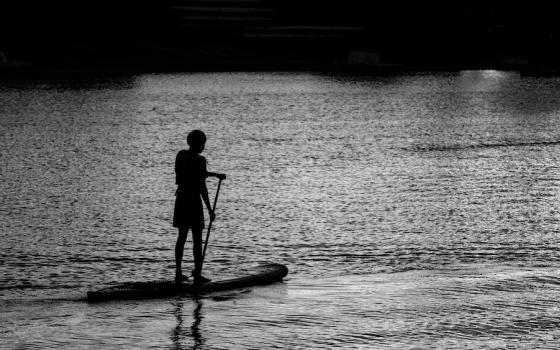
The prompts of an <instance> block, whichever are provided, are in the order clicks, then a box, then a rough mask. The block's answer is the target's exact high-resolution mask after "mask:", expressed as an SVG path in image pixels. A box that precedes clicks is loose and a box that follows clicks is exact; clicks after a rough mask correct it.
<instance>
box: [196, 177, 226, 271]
mask: <svg viewBox="0 0 560 350" xmlns="http://www.w3.org/2000/svg"><path fill="white" fill-rule="evenodd" d="M221 185H222V179H220V181H219V182H218V189H217V190H216V197H214V205H213V206H212V212H213V213H214V214H215V213H216V203H218V194H220V186H221ZM212 221H213V220H210V222H209V223H208V231H207V232H206V241H205V242H204V250H203V251H202V259H201V260H200V272H202V265H204V257H205V256H206V247H207V246H208V239H209V238H210V230H211V229H212Z"/></svg>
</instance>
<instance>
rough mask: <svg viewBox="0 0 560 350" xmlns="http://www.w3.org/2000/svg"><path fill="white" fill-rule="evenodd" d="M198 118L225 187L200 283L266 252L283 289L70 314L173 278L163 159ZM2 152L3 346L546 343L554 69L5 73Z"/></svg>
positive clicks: (557, 118)
mask: <svg viewBox="0 0 560 350" xmlns="http://www.w3.org/2000/svg"><path fill="white" fill-rule="evenodd" d="M195 128H199V129H202V130H205V131H206V132H207V134H208V137H209V139H208V143H207V148H206V151H205V156H206V157H207V158H208V160H209V169H211V170H212V171H219V172H224V173H226V174H227V175H228V179H227V180H226V182H225V183H224V184H223V186H222V189H221V192H220V198H219V203H218V210H217V214H218V220H217V221H216V222H215V223H214V225H213V233H212V237H211V244H210V247H209V253H208V261H207V263H206V264H205V269H207V272H206V273H207V274H208V275H210V276H212V277H214V278H221V277H224V276H230V275H231V274H233V273H235V272H236V271H239V270H241V269H244V268H247V267H249V266H251V265H253V264H255V263H260V262H267V261H274V262H279V263H283V264H286V265H287V266H288V267H289V268H290V274H289V276H288V278H287V279H286V281H285V283H283V284H276V285H273V286H268V287H259V288H255V289H250V290H239V291H232V292H227V293H218V294H212V295H207V296H203V297H202V298H200V299H193V298H188V297H184V298H171V299H163V300H152V301H129V302H111V303H104V304H95V305H90V304H87V303H84V302H83V301H81V300H80V299H82V298H83V297H84V296H85V292H86V291H87V290H90V289H95V288H98V287H99V286H100V285H105V284H110V283H113V282H123V281H138V280H153V279H159V278H169V277H171V276H172V274H173V266H174V262H173V245H174V240H175V235H176V233H175V231H174V229H173V228H172V227H171V216H172V208H173V200H174V196H173V194H174V190H175V185H174V174H173V162H174V158H175V155H176V152H177V151H178V150H179V149H181V148H185V147H187V146H186V134H187V133H188V132H189V131H190V130H192V129H195ZM0 142H1V145H2V153H1V162H0V164H1V166H2V167H1V169H0V170H1V172H0V174H1V177H2V181H1V184H2V185H1V186H2V188H0V190H1V191H0V193H1V197H0V200H1V205H0V217H1V220H0V222H1V226H0V233H1V235H2V241H1V242H0V252H1V253H0V284H1V287H0V310H1V312H0V324H1V327H0V338H1V339H2V340H3V341H2V343H3V345H0V346H5V347H6V348H16V347H21V348H33V347H36V348H45V347H57V348H73V349H75V348H91V347H94V346H97V347H102V348H119V349H123V348H125V349H126V348H130V349H134V348H158V349H159V348H175V349H182V348H200V349H219V348H223V349H230V348H271V347H279V348H301V349H305V348H333V347H348V348H382V349H391V348H393V349H407V348H409V349H413V348H414V349H417V348H421V349H434V348H436V349H437V348H441V349H450V348H457V349H463V348H474V349H498V348H505V347H512V348H521V349H534V348H549V349H555V348H557V347H558V344H559V343H560V341H559V340H558V339H557V338H558V337H559V336H560V334H559V332H558V330H557V328H558V327H557V326H558V323H559V322H560V316H559V314H558V307H557V304H556V301H557V300H558V299H559V296H560V275H559V272H558V266H559V265H560V244H559V243H560V239H559V237H558V232H559V222H560V221H559V219H560V215H559V209H560V207H559V206H560V205H559V193H558V188H559V185H560V176H559V175H558V174H559V172H558V170H559V169H558V166H559V154H560V153H559V148H560V79H556V78H549V79H539V78H522V77H519V76H518V75H516V74H514V73H508V72H499V71H464V72H457V73H425V74H410V75H399V76H388V77H355V76H335V75H333V76H329V75H318V74H310V73H231V74H230V73H197V74H155V75H138V76H113V77H102V76H101V77H81V78H75V77H58V78H33V79H28V80H23V79H12V80H3V81H2V82H0ZM209 187H210V191H211V197H212V194H213V193H214V191H215V189H216V181H214V180H209ZM185 257H186V260H187V261H186V262H185V264H186V266H190V264H191V261H190V254H189V253H188V252H187V254H185Z"/></svg>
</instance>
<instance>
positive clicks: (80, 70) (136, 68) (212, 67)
mask: <svg viewBox="0 0 560 350" xmlns="http://www.w3.org/2000/svg"><path fill="white" fill-rule="evenodd" d="M464 70H500V71H512V72H519V73H520V74H522V75H524V76H525V75H526V76H531V75H535V76H545V75H551V76H553V75H560V69H558V68H554V67H551V68H548V67H547V68H534V67H527V66H519V65H504V64H467V65H400V64H388V65H378V66H365V65H346V64H344V65H333V64H322V63H305V64H301V63H295V64H291V63H288V64H286V63H283V64H270V63H263V64H259V63H254V62H251V63H226V64H213V63H210V64H200V63H198V64H171V65H157V64H156V65H135V64H132V65H130V66H127V65H125V64H116V65H102V66H67V67H55V66H53V67H33V66H31V67H25V68H13V69H12V68H10V69H0V77H6V76H7V77H14V76H35V75H37V76H41V75H44V76H49V75H91V74H103V75H122V74H150V73H204V72H208V73H212V72H216V73H218V72H316V73H325V74H350V75H372V76H375V75H387V74H388V75H391V74H410V73H429V72H458V71H464Z"/></svg>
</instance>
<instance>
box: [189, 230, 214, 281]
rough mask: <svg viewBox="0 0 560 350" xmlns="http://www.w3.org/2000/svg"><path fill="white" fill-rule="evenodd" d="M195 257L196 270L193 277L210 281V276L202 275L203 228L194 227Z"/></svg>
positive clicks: (196, 279)
mask: <svg viewBox="0 0 560 350" xmlns="http://www.w3.org/2000/svg"><path fill="white" fill-rule="evenodd" d="M192 235H193V257H194V270H193V277H194V280H195V282H208V281H210V280H209V279H208V278H205V277H202V276H201V271H202V229H193V230H192Z"/></svg>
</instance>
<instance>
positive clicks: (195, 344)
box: [171, 298, 205, 350]
mask: <svg viewBox="0 0 560 350" xmlns="http://www.w3.org/2000/svg"><path fill="white" fill-rule="evenodd" d="M193 301H194V303H195V308H194V310H193V312H192V318H191V317H187V319H189V320H190V319H192V324H191V325H190V328H189V331H187V327H186V325H184V324H183V321H184V315H183V313H184V310H183V309H184V303H183V302H182V301H179V302H177V304H176V308H175V311H174V314H175V318H176V320H177V326H176V327H175V328H174V329H173V332H172V333H171V341H172V343H173V349H176V350H182V349H201V348H202V347H203V346H204V343H205V341H204V338H203V337H202V335H201V333H200V322H201V321H202V314H201V310H202V305H203V301H202V299H200V298H193ZM189 342H192V346H190V345H186V344H188V343H189Z"/></svg>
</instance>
